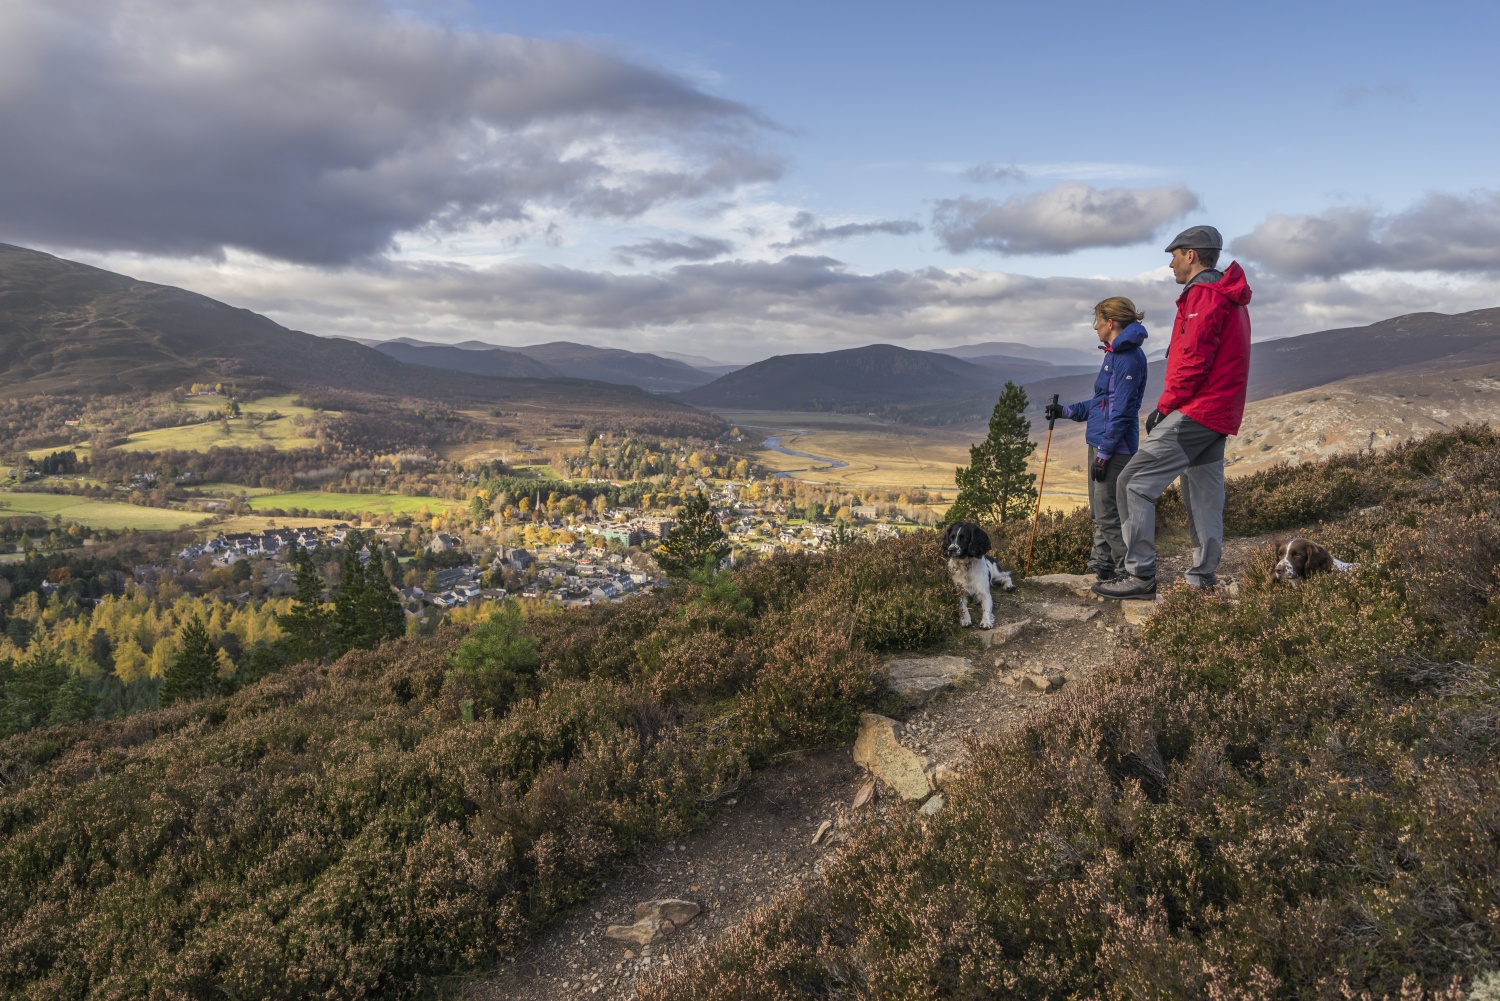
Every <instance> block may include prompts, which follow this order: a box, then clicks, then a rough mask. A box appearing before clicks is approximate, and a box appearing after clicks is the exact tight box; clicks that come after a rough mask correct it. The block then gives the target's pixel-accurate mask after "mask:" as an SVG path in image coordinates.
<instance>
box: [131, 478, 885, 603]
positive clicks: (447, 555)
mask: <svg viewBox="0 0 1500 1001" xmlns="http://www.w3.org/2000/svg"><path fill="white" fill-rule="evenodd" d="M714 499H715V502H716V509H715V510H716V513H717V514H718V517H719V523H720V526H721V527H722V529H723V530H724V533H725V536H726V538H727V539H728V541H729V542H730V544H731V546H732V555H731V557H730V559H731V561H733V562H738V561H740V560H742V559H745V558H747V557H748V556H750V555H752V554H754V555H756V556H766V555H771V554H774V553H776V552H780V551H793V552H796V551H808V552H822V551H826V550H828V549H829V548H831V547H833V546H836V545H837V544H838V543H839V542H840V541H841V540H844V539H851V538H875V539H878V538H888V537H892V536H895V535H897V534H899V533H900V531H901V529H900V527H899V526H898V525H897V524H895V523H893V522H891V521H888V520H884V519H883V518H882V517H881V516H880V515H879V514H878V513H877V510H876V508H875V507H874V506H873V505H870V506H866V507H859V508H854V509H852V514H853V516H854V518H855V519H856V520H855V521H853V522H852V523H845V522H842V521H835V522H833V523H823V522H809V521H805V520H794V519H788V518H787V517H786V509H785V507H783V506H782V505H781V504H779V503H770V504H766V505H757V504H751V503H743V502H741V501H740V500H739V496H738V493H737V491H736V488H735V484H732V483H731V484H726V485H725V486H724V487H722V488H720V490H719V492H718V493H717V494H716V496H715V498H714ZM470 528H471V531H470V532H469V533H468V534H467V535H464V534H460V533H459V532H457V531H456V530H449V531H431V532H427V531H425V530H421V529H413V528H412V527H409V526H407V527H402V526H376V527H372V528H364V529H360V528H359V526H357V525H350V524H347V523H341V524H338V525H333V526H318V527H304V528H270V529H267V530H265V531H261V532H242V533H229V534H224V533H220V534H218V535H216V536H214V537H212V538H209V539H207V540H205V541H202V542H195V543H193V544H190V545H187V546H184V547H183V548H182V549H181V550H180V551H178V552H177V554H176V559H175V561H174V564H173V565H172V566H169V567H159V566H147V565H143V566H137V567H136V568H135V579H136V582H137V583H138V584H141V585H154V586H157V587H159V586H160V584H161V582H162V581H163V580H166V579H172V580H174V581H175V582H176V583H177V584H178V585H179V586H182V587H184V588H187V589H189V590H195V591H196V590H201V589H202V585H203V584H204V583H206V582H207V581H209V580H211V579H212V578H210V577H209V576H208V575H209V574H210V573H212V572H214V571H228V572H229V574H230V579H231V580H234V581H236V582H238V583H239V585H240V586H239V588H238V589H236V588H233V587H232V588H230V589H229V593H228V595H227V597H228V598H229V599H230V600H233V601H236V602H244V601H250V600H252V599H258V598H260V597H264V596H279V595H287V594H291V593H292V592H293V590H294V584H293V572H292V565H291V559H292V554H293V553H294V552H295V551H296V550H297V549H299V548H300V549H305V550H308V551H309V552H311V553H315V554H317V553H322V554H323V556H322V562H332V561H333V560H334V556H333V554H334V552H335V551H336V550H338V549H339V548H341V547H342V546H343V545H344V541H345V539H346V538H347V537H348V535H349V533H350V532H352V531H356V530H362V531H364V532H366V533H367V539H373V541H374V542H375V543H376V545H377V547H378V548H382V549H383V550H385V551H387V552H389V553H390V554H392V555H393V556H394V557H395V561H396V567H393V568H392V569H393V570H394V571H395V573H394V574H393V576H394V577H396V578H398V579H396V580H395V583H394V584H393V586H394V587H395V588H396V591H397V594H398V595H399V596H400V600H401V603H402V606H403V608H404V609H405V610H406V614H407V616H408V618H409V619H415V620H417V621H418V622H419V623H423V624H426V623H428V622H430V621H434V620H433V619H432V617H431V613H432V612H433V611H434V610H435V611H437V612H438V613H443V612H446V611H449V610H451V609H455V608H462V607H465V606H468V605H471V604H474V603H478V602H493V601H500V600H503V599H505V598H507V597H514V598H518V599H521V600H524V601H528V602H539V603H547V604H553V605H557V606H561V607H574V606H579V605H592V604H599V603H603V602H611V601H621V600H623V599H625V598H628V597H630V596H631V595H634V594H637V593H640V592H642V591H643V590H649V589H655V588H660V587H664V586H665V580H664V579H663V578H662V577H661V576H660V574H659V572H658V570H657V568H656V566H655V564H654V561H653V560H652V559H651V558H650V551H651V549H653V548H654V547H655V546H656V545H657V544H658V543H659V542H661V541H662V540H663V539H665V538H667V537H668V536H669V535H670V534H671V532H672V528H673V521H672V519H671V518H669V517H664V516H658V515H650V514H642V513H641V512H639V511H637V510H634V509H628V508H621V509H605V510H603V511H600V512H597V513H591V514H587V515H570V516H563V517H558V518H554V519H551V520H547V519H544V518H539V519H537V520H533V521H528V522H526V523H524V524H522V525H516V524H504V523H501V522H500V521H499V520H490V521H486V522H485V523H483V524H480V525H478V526H477V527H476V526H470ZM371 558H372V557H371V552H370V546H369V545H368V543H367V544H366V545H365V546H364V547H363V548H362V549H361V551H360V559H361V561H362V562H368V561H369V560H370V559H371ZM241 564H243V566H240V569H239V570H238V571H236V567H237V566H238V565H241Z"/></svg>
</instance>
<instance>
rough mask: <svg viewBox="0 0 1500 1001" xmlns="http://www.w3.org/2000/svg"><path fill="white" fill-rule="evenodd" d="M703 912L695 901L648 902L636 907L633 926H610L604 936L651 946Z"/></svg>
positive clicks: (668, 900)
mask: <svg viewBox="0 0 1500 1001" xmlns="http://www.w3.org/2000/svg"><path fill="white" fill-rule="evenodd" d="M702 912H703V908H701V907H699V906H698V905H697V904H695V903H693V902H692V901H691V900H674V899H670V898H668V899H662V900H647V901H644V902H642V903H639V904H636V905H635V922H634V923H633V924H628V925H610V926H609V927H608V928H606V929H604V937H605V938H608V939H613V940H615V941H616V942H633V943H635V944H636V945H640V946H647V945H650V944H651V943H652V942H655V941H656V940H657V939H659V938H662V937H664V936H667V935H670V934H672V933H673V932H674V931H676V930H677V929H678V928H681V927H682V926H683V925H685V924H687V923H688V922H689V921H691V920H693V919H694V918H696V917H697V916H698V915H699V914H701V913H702Z"/></svg>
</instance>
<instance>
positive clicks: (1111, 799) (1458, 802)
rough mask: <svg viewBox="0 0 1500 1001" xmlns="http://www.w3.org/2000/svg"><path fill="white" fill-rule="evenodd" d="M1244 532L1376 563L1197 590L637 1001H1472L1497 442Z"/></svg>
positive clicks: (1298, 496)
mask: <svg viewBox="0 0 1500 1001" xmlns="http://www.w3.org/2000/svg"><path fill="white" fill-rule="evenodd" d="M1226 515H1227V521H1228V523H1229V524H1230V525H1231V526H1232V528H1233V529H1234V530H1237V531H1239V532H1250V533H1258V532H1266V531H1273V530H1276V529H1278V528H1287V527H1291V526H1294V525H1315V526H1316V527H1315V528H1314V529H1313V532H1314V534H1315V537H1316V538H1317V539H1319V540H1320V541H1322V542H1324V543H1327V544H1329V545H1330V546H1331V547H1332V548H1333V549H1334V550H1335V551H1337V552H1339V553H1340V554H1342V555H1344V556H1345V557H1352V558H1354V559H1357V560H1359V561H1360V563H1361V564H1362V568H1361V569H1360V570H1359V571H1358V572H1356V573H1351V574H1331V575H1326V576H1324V577H1321V578H1318V579H1315V580H1313V581H1311V582H1308V583H1307V584H1305V585H1303V586H1301V587H1296V588H1293V587H1287V586H1284V585H1276V584H1274V583H1272V581H1271V580H1270V571H1271V569H1272V563H1273V560H1274V554H1273V553H1272V551H1271V549H1270V547H1267V549H1266V550H1265V551H1264V553H1263V554H1262V556H1261V557H1260V558H1259V560H1258V561H1257V562H1256V563H1255V564H1254V565H1253V566H1252V567H1251V568H1250V571H1249V573H1248V574H1247V576H1246V578H1245V579H1244V580H1243V582H1242V583H1243V585H1244V589H1243V593H1242V595H1241V597H1240V598H1239V600H1237V601H1227V600H1222V599H1218V598H1205V597H1203V596H1201V595H1197V594H1194V593H1192V592H1188V591H1186V590H1185V589H1180V590H1177V591H1174V592H1173V593H1172V594H1171V595H1170V596H1169V598H1168V601H1167V603H1166V605H1165V607H1164V608H1162V609H1161V610H1160V611H1158V612H1157V613H1156V614H1155V615H1154V616H1153V617H1152V618H1151V619H1150V621H1149V623H1148V625H1147V626H1146V627H1145V629H1144V630H1143V631H1142V633H1141V634H1140V635H1139V637H1138V639H1137V640H1136V641H1135V643H1134V649H1133V651H1132V652H1131V653H1130V654H1129V655H1128V656H1126V657H1124V658H1123V659H1122V660H1121V661H1120V662H1119V663H1117V664H1116V665H1115V666H1114V667H1113V668H1111V669H1108V670H1106V671H1104V672H1103V673H1101V674H1096V675H1095V676H1094V677H1093V678H1092V679H1091V680H1090V681H1089V682H1088V683H1086V684H1085V685H1083V686H1081V687H1079V688H1077V689H1076V690H1071V691H1068V692H1067V693H1066V694H1065V695H1063V696H1061V697H1059V698H1057V700H1056V701H1055V702H1054V703H1052V704H1051V705H1050V706H1049V707H1048V709H1047V710H1046V711H1045V712H1042V713H1038V714H1035V715H1033V716H1032V717H1030V718H1028V720H1027V721H1026V723H1025V724H1024V725H1023V726H1021V727H1019V728H1018V729H1017V730H1015V731H1013V732H1011V733H1009V734H1008V735H1006V736H1004V737H1002V738H1000V739H997V740H992V741H988V742H984V743H981V744H979V745H977V746H976V747H975V748H974V749H973V753H972V754H971V757H970V763H969V767H968V769H967V774H966V776H965V778H964V780H963V781H962V782H961V783H960V785H959V786H958V788H957V790H956V791H955V793H954V795H953V796H952V798H951V800H950V802H949V805H948V806H947V807H946V808H945V809H944V810H943V812H941V813H940V814H938V815H937V816H936V817H934V818H931V819H925V818H919V817H917V816H916V815H914V814H902V815H897V816H895V817H894V818H893V819H892V821H891V822H890V823H888V824H885V825H870V826H869V827H867V828H865V829H864V830H863V831H862V832H861V833H860V834H858V835H857V836H856V838H855V839H854V840H853V841H851V842H850V844H849V845H848V846H847V848H846V850H844V851H843V852H842V853H841V854H840V856H839V857H838V858H837V860H836V861H835V862H834V863H833V865H832V866H831V867H830V868H829V869H827V870H826V876H827V880H826V882H825V883H821V884H818V885H816V886H813V887H811V888H808V889H804V890H802V891H800V892H798V893H797V894H795V895H794V896H793V897H792V898H791V900H790V901H789V902H787V903H785V904H783V905H780V906H777V907H774V908H772V909H769V910H768V911H767V912H765V913H763V914H762V915H761V916H760V917H759V918H758V919H756V920H754V921H753V922H751V923H749V924H748V925H746V926H743V927H741V928H740V929H739V930H738V931H736V932H735V933H734V934H732V935H731V936H729V937H728V938H727V940H726V941H725V943H724V944H723V945H722V946H721V947H719V948H717V949H716V950H714V951H713V953H712V954H711V955H709V956H707V957H706V958H704V959H703V960H702V961H701V962H698V963H696V964H695V965H694V966H693V967H692V968H690V969H688V970H685V971H682V972H680V973H678V974H676V975H675V976H667V977H665V978H664V979H663V980H662V981H661V982H659V983H657V984H655V985H654V986H652V987H649V988H648V989H647V990H645V991H643V992H642V997H643V998H646V999H649V1001H688V999H709V998H726V997H733V998H740V999H777V1001H786V999H794V998H795V999H801V998H865V999H896V998H902V999H905V998H917V997H921V998H1017V999H1021V998H1077V997H1105V998H1132V997H1134V998H1144V997H1164V998H1225V999H1231V998H1235V999H1246V1001H1249V999H1260V998H1285V999H1303V998H1328V999H1334V998H1377V997H1379V998H1384V997H1390V998H1394V997H1401V998H1406V999H1413V1001H1415V999H1423V998H1434V999H1445V1001H1458V999H1460V998H1463V997H1465V996H1467V991H1466V989H1465V985H1466V984H1467V983H1468V982H1469V981H1470V980H1471V979H1472V978H1474V977H1476V975H1478V974H1480V973H1482V972H1483V971H1486V970H1492V969H1494V968H1495V966H1496V955H1497V952H1500V852H1497V851H1496V844H1497V838H1500V756H1497V752H1500V726H1497V721H1500V685H1497V682H1500V618H1497V616H1496V614H1495V609H1496V602H1497V599H1500V588H1497V580H1500V578H1497V572H1500V531H1497V528H1496V526H1497V524H1500V521H1497V516H1500V436H1497V435H1496V434H1495V433H1494V432H1492V431H1491V430H1489V429H1488V428H1484V427H1469V428H1464V429H1459V430H1457V431H1452V432H1447V433H1443V434H1438V435H1434V436H1431V437H1429V438H1426V439H1424V440H1422V441H1418V442H1415V443H1413V444H1409V445H1403V446H1399V447H1396V448H1393V449H1391V450H1390V451H1388V452H1387V453H1384V454H1382V455H1380V456H1378V457H1375V458H1370V457H1363V456H1357V455H1351V456H1347V457H1343V458H1339V459H1336V460H1333V461H1329V462H1327V463H1325V464H1322V465H1320V466H1316V467H1313V468H1311V469H1301V470H1294V469H1292V468H1290V467H1286V466H1282V467H1278V468H1276V469H1272V470H1269V471H1267V472H1264V473H1261V474H1258V475H1256V476H1252V477H1247V478H1245V479H1242V480H1239V481H1235V482H1234V483H1233V484H1232V485H1231V488H1230V502H1229V505H1228V510H1227V512H1226ZM1075 520H1081V519H1075ZM1054 527H1056V528H1064V527H1066V526H1065V525H1062V524H1057V525H1055V526H1054ZM1086 538H1087V537H1086V535H1082V534H1080V536H1079V538H1078V540H1077V541H1076V542H1075V544H1074V547H1073V548H1075V550H1076V547H1077V545H1078V544H1086Z"/></svg>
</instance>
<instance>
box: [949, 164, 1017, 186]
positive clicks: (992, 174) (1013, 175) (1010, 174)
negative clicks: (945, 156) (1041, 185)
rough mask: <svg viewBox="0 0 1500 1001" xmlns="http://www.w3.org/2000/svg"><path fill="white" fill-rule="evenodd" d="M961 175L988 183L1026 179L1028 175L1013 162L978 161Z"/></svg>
mask: <svg viewBox="0 0 1500 1001" xmlns="http://www.w3.org/2000/svg"><path fill="white" fill-rule="evenodd" d="M959 176H960V177H962V178H963V179H964V180H966V181H973V182H975V183H976V184H986V183H989V182H992V181H1024V180H1026V178H1027V176H1028V175H1027V173H1026V171H1024V170H1022V169H1021V168H1020V167H1018V166H1016V165H1015V164H1013V163H976V164H975V165H974V166H972V167H970V168H969V169H968V170H965V171H964V172H963V173H962V174H960V175H959Z"/></svg>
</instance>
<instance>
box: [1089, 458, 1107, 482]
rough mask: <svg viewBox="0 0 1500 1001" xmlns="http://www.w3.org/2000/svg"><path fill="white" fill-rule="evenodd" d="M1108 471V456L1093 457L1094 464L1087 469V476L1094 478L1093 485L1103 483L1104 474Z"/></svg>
mask: <svg viewBox="0 0 1500 1001" xmlns="http://www.w3.org/2000/svg"><path fill="white" fill-rule="evenodd" d="M1108 469H1109V456H1107V455H1095V456H1094V463H1093V465H1092V466H1091V467H1089V475H1090V476H1092V477H1093V478H1094V482H1095V483H1103V482H1104V478H1105V475H1106V472H1107V471H1108Z"/></svg>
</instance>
